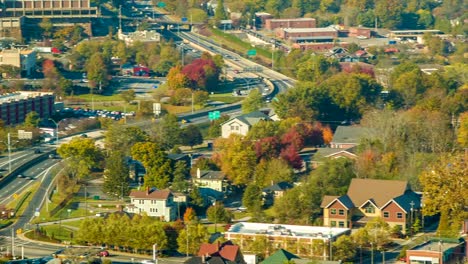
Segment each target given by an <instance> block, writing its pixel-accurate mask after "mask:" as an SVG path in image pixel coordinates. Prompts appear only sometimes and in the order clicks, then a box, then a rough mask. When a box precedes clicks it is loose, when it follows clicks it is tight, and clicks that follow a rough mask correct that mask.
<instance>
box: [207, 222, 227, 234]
mask: <svg viewBox="0 0 468 264" xmlns="http://www.w3.org/2000/svg"><path fill="white" fill-rule="evenodd" d="M225 226H226V224H217V225H216V232H224V230H225ZM206 229H208V233H210V234H214V233H216V232H215V225H214V224H210V225H207V226H206Z"/></svg>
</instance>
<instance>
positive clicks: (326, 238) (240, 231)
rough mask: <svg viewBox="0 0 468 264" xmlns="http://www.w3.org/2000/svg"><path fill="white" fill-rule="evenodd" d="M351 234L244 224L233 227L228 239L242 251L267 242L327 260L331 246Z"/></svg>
mask: <svg viewBox="0 0 468 264" xmlns="http://www.w3.org/2000/svg"><path fill="white" fill-rule="evenodd" d="M350 232H351V230H350V229H349V228H338V227H323V226H300V225H283V224H267V223H249V222H240V223H236V224H234V225H232V226H231V227H230V228H229V230H228V231H227V232H225V233H224V237H225V238H226V239H228V240H232V241H235V243H236V244H238V245H241V248H243V247H246V246H248V244H249V243H252V242H253V241H255V240H256V239H265V238H266V239H267V240H268V243H269V244H270V245H272V247H273V248H284V249H286V250H288V251H290V252H292V253H294V254H297V255H301V256H315V257H323V258H326V257H327V256H329V252H330V251H329V246H330V242H332V241H335V240H336V239H337V238H338V237H339V236H342V235H345V234H349V233H350ZM243 251H244V252H248V251H246V250H243ZM268 253H269V254H272V253H273V252H268Z"/></svg>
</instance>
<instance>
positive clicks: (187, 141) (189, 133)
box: [180, 125, 203, 148]
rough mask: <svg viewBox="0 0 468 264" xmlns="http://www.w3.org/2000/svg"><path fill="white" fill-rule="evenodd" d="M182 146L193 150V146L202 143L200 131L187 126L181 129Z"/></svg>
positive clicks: (193, 126) (192, 126) (195, 127)
mask: <svg viewBox="0 0 468 264" xmlns="http://www.w3.org/2000/svg"><path fill="white" fill-rule="evenodd" d="M180 136H181V141H182V144H183V145H185V146H190V148H193V146H195V145H199V144H201V143H203V136H202V134H201V132H200V129H199V128H198V127H197V126H195V125H188V126H186V127H184V128H182V131H181V133H180Z"/></svg>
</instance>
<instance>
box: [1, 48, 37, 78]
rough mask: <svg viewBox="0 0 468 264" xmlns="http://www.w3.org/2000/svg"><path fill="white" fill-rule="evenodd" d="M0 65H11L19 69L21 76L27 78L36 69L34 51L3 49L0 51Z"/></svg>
mask: <svg viewBox="0 0 468 264" xmlns="http://www.w3.org/2000/svg"><path fill="white" fill-rule="evenodd" d="M0 65H12V66H15V67H18V68H20V69H21V75H23V76H29V75H31V74H32V73H33V71H34V70H35V67H36V52H35V51H34V50H21V49H4V50H2V51H0Z"/></svg>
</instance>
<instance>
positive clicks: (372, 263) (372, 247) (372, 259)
mask: <svg viewBox="0 0 468 264" xmlns="http://www.w3.org/2000/svg"><path fill="white" fill-rule="evenodd" d="M370 246H371V264H374V244H373V243H372V242H371V243H370Z"/></svg>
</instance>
